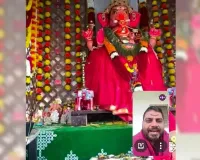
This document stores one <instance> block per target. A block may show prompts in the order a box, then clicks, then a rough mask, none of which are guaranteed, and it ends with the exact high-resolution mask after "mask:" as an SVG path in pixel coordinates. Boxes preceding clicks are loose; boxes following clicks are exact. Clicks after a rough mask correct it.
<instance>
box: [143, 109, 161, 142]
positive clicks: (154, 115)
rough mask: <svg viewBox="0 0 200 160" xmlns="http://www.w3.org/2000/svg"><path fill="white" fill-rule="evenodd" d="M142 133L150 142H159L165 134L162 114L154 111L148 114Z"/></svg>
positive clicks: (145, 117) (144, 120)
mask: <svg viewBox="0 0 200 160" xmlns="http://www.w3.org/2000/svg"><path fill="white" fill-rule="evenodd" d="M142 131H143V133H144V135H145V136H146V137H147V138H148V139H149V140H151V141H156V140H158V139H159V138H160V136H161V135H162V134H163V132H164V119H163V117H162V114H161V113H160V112H156V111H153V110H151V111H148V112H146V114H145V116H144V119H143V122H142Z"/></svg>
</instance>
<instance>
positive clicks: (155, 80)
mask: <svg viewBox="0 0 200 160" xmlns="http://www.w3.org/2000/svg"><path fill="white" fill-rule="evenodd" d="M140 17H141V14H140V13H139V12H136V11H134V10H133V9H132V8H131V7H130V6H129V3H128V2H127V1H125V0H119V1H118V0H115V1H113V2H112V3H111V4H110V5H109V6H108V7H107V8H106V10H105V11H104V12H102V13H98V14H97V19H98V21H99V23H100V24H101V26H102V28H101V29H100V30H99V31H98V32H97V34H96V43H97V45H96V46H95V45H94V44H95V43H94V42H93V39H92V37H93V34H94V33H93V24H92V23H91V24H89V27H88V29H87V30H85V31H84V32H83V37H84V38H85V40H86V42H87V46H88V49H89V50H90V52H89V55H88V59H87V63H86V66H85V80H86V87H87V88H88V89H90V90H93V91H94V105H98V106H99V108H100V109H104V110H109V111H112V113H113V114H114V115H118V116H119V117H120V118H121V119H122V120H124V121H127V122H128V121H131V120H132V104H133V101H132V98H133V96H132V92H133V91H165V90H166V87H165V85H164V81H163V77H162V65H161V63H160V61H159V59H158V58H157V55H156V53H155V52H154V49H153V48H154V46H155V44H156V38H157V37H158V36H160V35H161V32H160V30H157V29H155V28H154V27H150V29H149V31H148V32H147V33H149V37H150V38H149V40H146V38H145V37H144V36H143V35H142V32H141V31H140V30H139V28H138V26H139V23H140Z"/></svg>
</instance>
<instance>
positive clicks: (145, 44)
mask: <svg viewBox="0 0 200 160" xmlns="http://www.w3.org/2000/svg"><path fill="white" fill-rule="evenodd" d="M140 43H141V45H142V47H146V48H147V47H148V42H147V41H145V40H141V41H140Z"/></svg>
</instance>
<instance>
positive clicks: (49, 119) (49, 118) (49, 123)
mask: <svg viewBox="0 0 200 160" xmlns="http://www.w3.org/2000/svg"><path fill="white" fill-rule="evenodd" d="M50 116H51V113H50V112H47V114H46V116H45V117H44V125H51V124H52V120H51V117H50Z"/></svg>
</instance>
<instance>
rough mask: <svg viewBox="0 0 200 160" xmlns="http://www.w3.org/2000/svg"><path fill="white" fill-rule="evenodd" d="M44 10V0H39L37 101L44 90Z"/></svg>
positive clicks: (40, 98)
mask: <svg viewBox="0 0 200 160" xmlns="http://www.w3.org/2000/svg"><path fill="white" fill-rule="evenodd" d="M43 11H44V3H43V2H42V1H40V2H39V6H38V15H39V17H38V19H39V22H38V35H37V36H38V37H37V53H38V55H37V56H38V62H37V74H36V99H37V101H40V100H42V95H41V93H42V92H43V88H42V87H43V79H44V75H43V45H42V43H43V38H42V37H43V34H42V33H43V27H42V26H43V22H44V21H43V18H42V15H43Z"/></svg>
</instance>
